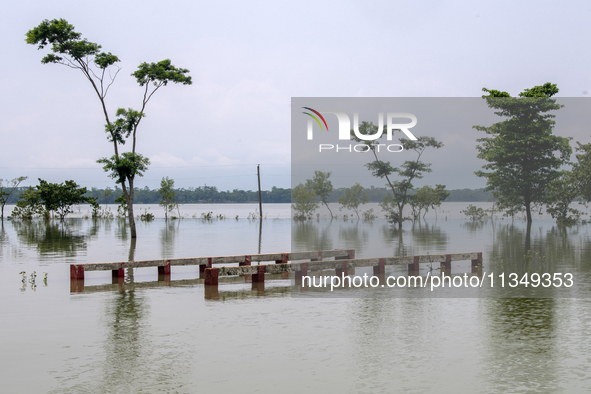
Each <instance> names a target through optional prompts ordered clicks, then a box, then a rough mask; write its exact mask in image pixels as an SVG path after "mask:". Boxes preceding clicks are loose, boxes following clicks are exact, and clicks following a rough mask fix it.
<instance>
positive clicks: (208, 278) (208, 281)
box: [205, 268, 219, 286]
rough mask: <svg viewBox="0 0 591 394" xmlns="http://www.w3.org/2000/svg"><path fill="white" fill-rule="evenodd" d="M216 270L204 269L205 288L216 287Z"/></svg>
mask: <svg viewBox="0 0 591 394" xmlns="http://www.w3.org/2000/svg"><path fill="white" fill-rule="evenodd" d="M218 276H219V269H218V268H206V269H205V285H206V286H217V285H218Z"/></svg>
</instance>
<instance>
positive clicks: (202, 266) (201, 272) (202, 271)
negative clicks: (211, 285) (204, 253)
mask: <svg viewBox="0 0 591 394" xmlns="http://www.w3.org/2000/svg"><path fill="white" fill-rule="evenodd" d="M206 268H213V267H212V266H211V257H208V258H207V264H199V277H200V278H203V277H204V276H205V269H206Z"/></svg>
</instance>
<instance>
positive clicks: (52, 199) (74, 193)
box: [13, 179, 98, 220]
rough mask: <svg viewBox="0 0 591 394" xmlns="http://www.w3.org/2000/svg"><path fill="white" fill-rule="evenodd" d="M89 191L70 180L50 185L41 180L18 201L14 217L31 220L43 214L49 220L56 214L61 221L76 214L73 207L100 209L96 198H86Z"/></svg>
mask: <svg viewBox="0 0 591 394" xmlns="http://www.w3.org/2000/svg"><path fill="white" fill-rule="evenodd" d="M87 191H88V190H87V189H86V188H85V187H80V186H78V185H77V184H76V182H74V181H72V180H69V181H65V182H64V183H59V184H58V183H49V182H46V181H44V180H43V179H39V185H37V186H36V189H33V188H29V189H28V190H26V191H25V192H24V193H23V194H22V196H21V199H20V200H19V201H18V203H17V206H16V208H15V211H14V212H13V217H15V218H21V219H31V218H32V217H33V215H36V214H43V215H44V216H45V217H46V218H47V219H48V218H49V217H50V216H51V213H52V212H53V213H55V214H56V215H57V216H58V217H59V218H60V220H64V219H65V217H66V216H67V215H68V214H69V213H72V212H74V211H73V210H72V205H78V204H85V203H87V204H90V205H92V206H93V207H95V208H98V202H97V201H96V198H95V197H86V196H84V195H85V194H86V192H87Z"/></svg>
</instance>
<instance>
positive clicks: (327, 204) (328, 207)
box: [324, 203, 333, 219]
mask: <svg viewBox="0 0 591 394" xmlns="http://www.w3.org/2000/svg"><path fill="white" fill-rule="evenodd" d="M324 205H326V208H328V212H330V218H331V219H332V218H333V216H332V211H331V210H330V207H329V206H328V203H324Z"/></svg>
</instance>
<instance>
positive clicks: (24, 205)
mask: <svg viewBox="0 0 591 394" xmlns="http://www.w3.org/2000/svg"><path fill="white" fill-rule="evenodd" d="M41 214H43V206H42V205H41V197H40V195H39V193H38V192H37V190H36V189H35V188H33V187H32V186H29V187H28V188H27V190H25V191H24V192H23V193H22V194H21V195H20V199H19V200H18V201H17V203H16V207H14V209H13V210H12V214H11V218H12V219H22V220H31V219H32V218H34V217H35V216H37V215H41Z"/></svg>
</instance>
